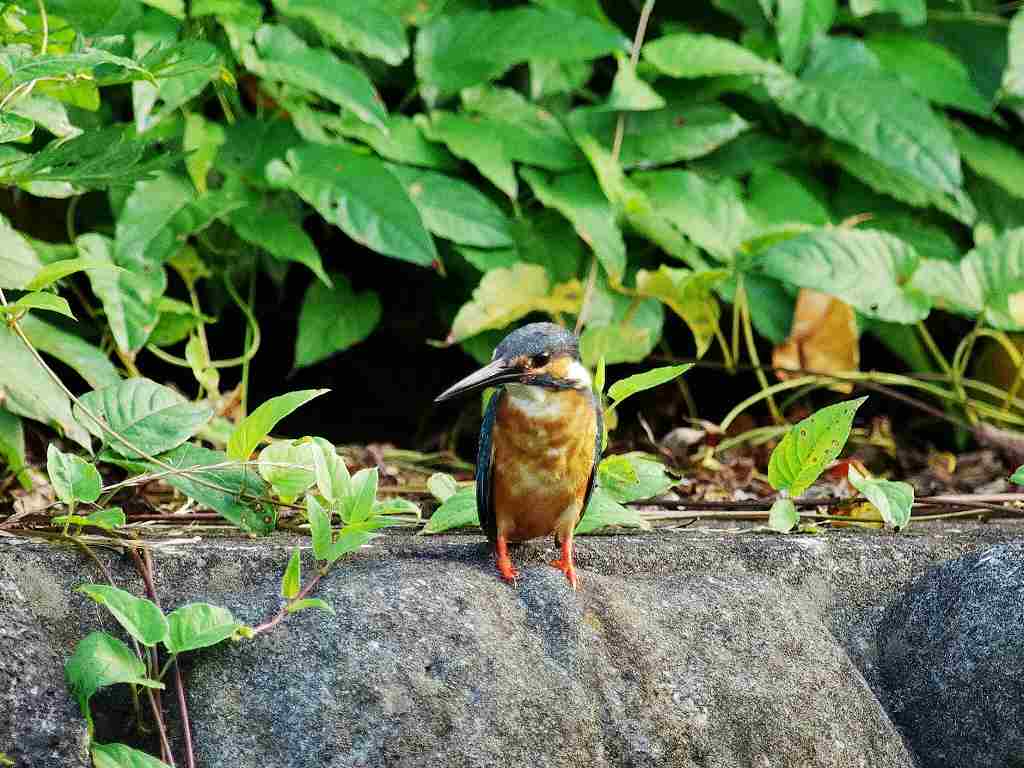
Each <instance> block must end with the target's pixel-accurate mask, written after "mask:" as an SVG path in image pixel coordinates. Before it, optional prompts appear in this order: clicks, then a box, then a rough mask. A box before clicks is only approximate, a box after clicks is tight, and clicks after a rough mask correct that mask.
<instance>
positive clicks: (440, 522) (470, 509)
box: [420, 488, 480, 535]
mask: <svg viewBox="0 0 1024 768" xmlns="http://www.w3.org/2000/svg"><path fill="white" fill-rule="evenodd" d="M479 525H480V518H479V517H478V516H477V512H476V491H474V490H473V489H472V488H463V489H462V490H460V491H459V492H458V493H456V494H454V495H452V496H449V497H448V498H447V499H446V500H445V501H444V503H442V504H441V506H439V507H438V508H437V509H435V510H434V514H432V515H431V516H430V518H429V519H428V520H427V523H426V525H424V526H423V529H422V530H421V531H420V533H421V534H422V535H429V534H431V533H444V532H445V531H451V530H455V529H456V528H471V527H473V526H479Z"/></svg>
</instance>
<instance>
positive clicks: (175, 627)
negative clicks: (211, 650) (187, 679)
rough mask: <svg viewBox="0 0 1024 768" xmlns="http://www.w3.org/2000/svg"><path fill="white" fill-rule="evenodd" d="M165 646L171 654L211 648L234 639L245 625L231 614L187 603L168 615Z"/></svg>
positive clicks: (212, 606) (199, 604)
mask: <svg viewBox="0 0 1024 768" xmlns="http://www.w3.org/2000/svg"><path fill="white" fill-rule="evenodd" d="M167 626H168V631H167V637H166V639H164V645H166V646H167V650H168V651H170V652H171V653H184V652H185V651H194V650H196V649H197V648H208V647H210V646H211V645H216V644H217V643H220V642H223V641H224V640H227V639H228V638H229V637H231V636H232V635H233V634H235V632H236V631H237V630H238V629H239V628H240V627H241V626H242V624H241V622H239V621H238V620H237V619H235V617H234V616H232V615H231V611H229V610H228V609H227V608H222V607H221V606H219V605H210V604H209V603H188V604H187V605H183V606H181V607H180V608H176V609H175V610H173V611H171V612H170V613H169V614H168V615H167Z"/></svg>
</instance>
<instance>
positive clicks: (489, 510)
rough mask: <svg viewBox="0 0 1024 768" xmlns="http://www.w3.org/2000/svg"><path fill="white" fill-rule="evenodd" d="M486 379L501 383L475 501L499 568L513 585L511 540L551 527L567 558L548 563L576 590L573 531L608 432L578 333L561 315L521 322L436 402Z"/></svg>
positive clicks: (486, 424) (482, 448) (484, 428)
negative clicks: (553, 319) (486, 358)
mask: <svg viewBox="0 0 1024 768" xmlns="http://www.w3.org/2000/svg"><path fill="white" fill-rule="evenodd" d="M486 387H496V390H495V392H494V394H493V395H492V396H491V398H490V400H489V401H488V404H487V409H486V411H485V413H484V418H483V423H482V425H481V427H480V439H479V444H478V449H477V464H476V503H477V510H478V512H479V517H480V525H481V527H482V528H483V530H484V533H485V534H486V535H487V539H488V541H489V542H490V543H491V546H492V547H493V548H494V554H495V557H496V561H497V566H498V572H499V574H500V575H501V578H502V579H504V580H505V581H507V582H511V583H512V584H513V585H514V584H515V582H516V579H517V578H518V577H519V571H518V570H517V569H516V567H515V566H514V565H513V564H512V559H511V558H510V557H509V553H508V545H509V543H515V542H522V541H527V540H529V539H536V538H540V537H543V536H547V535H550V534H554V536H555V545H556V546H558V547H560V548H561V557H560V558H559V559H557V560H553V561H552V562H551V565H552V566H554V567H555V568H557V569H558V570H560V571H561V572H562V573H563V574H565V577H566V579H568V581H569V584H570V585H571V587H572V588H573V589H574V590H575V589H578V588H579V577H578V575H577V573H576V565H575V558H574V549H573V531H574V530H575V528H576V524H577V522H578V521H579V519H580V517H581V516H582V514H583V512H584V511H585V510H586V508H587V503H588V502H589V500H590V497H591V495H592V494H593V491H594V482H595V480H596V477H597V465H598V462H599V460H600V458H601V446H602V442H603V437H604V426H603V423H602V416H601V407H600V403H599V401H598V398H597V396H596V395H595V393H594V390H593V385H592V381H591V377H590V373H589V372H588V371H587V369H586V367H585V366H584V365H583V363H582V362H581V361H580V351H579V339H578V338H577V337H576V335H575V334H573V333H572V332H570V331H568V330H566V329H565V328H562V327H561V326H560V325H556V324H555V323H529V324H528V325H524V326H522V327H520V328H518V329H516V330H514V331H512V332H511V333H509V334H508V335H507V336H506V337H505V338H504V339H502V341H501V343H499V344H498V346H497V347H495V349H494V354H493V356H492V358H491V362H490V363H488V364H487V365H485V366H484V367H483V368H481V369H479V370H478V371H476V372H475V373H471V374H470V375H469V376H466V377H465V378H464V379H462V380H461V381H459V382H457V383H456V384H454V385H452V386H451V387H450V388H448V389H446V390H445V391H444V392H442V393H441V394H440V395H438V396H437V398H436V400H435V402H438V403H440V402H444V401H445V400H449V399H451V398H454V397H458V396H460V395H465V394H467V393H469V392H474V391H478V390H482V389H484V388H486Z"/></svg>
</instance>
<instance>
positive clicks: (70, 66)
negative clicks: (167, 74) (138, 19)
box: [4, 48, 153, 88]
mask: <svg viewBox="0 0 1024 768" xmlns="http://www.w3.org/2000/svg"><path fill="white" fill-rule="evenodd" d="M12 63H13V65H14V66H13V67H12V68H11V69H10V71H9V73H8V76H7V77H6V78H5V80H4V85H5V86H7V87H8V88H14V87H16V86H19V85H21V84H23V83H27V82H30V81H32V80H37V79H39V78H44V77H45V78H48V79H59V78H69V79H72V78H75V77H82V76H85V77H91V78H94V79H96V80H98V81H99V82H100V83H101V84H104V83H117V82H129V81H131V80H140V79H143V80H145V79H151V78H152V77H153V76H152V74H150V73H149V72H148V71H147V70H146V69H145V68H144V67H142V66H140V65H139V63H137V62H136V61H135V60H134V59H129V58H127V57H125V56H117V55H115V54H113V53H110V52H109V51H105V50H103V49H102V48H85V49H83V50H81V51H77V52H75V53H57V54H45V55H42V56H38V55H29V56H25V57H24V58H21V59H16V60H15V61H13V62H12ZM100 67H104V68H105V69H104V72H109V74H105V75H104V76H102V77H97V76H96V70H97V69H98V68H100Z"/></svg>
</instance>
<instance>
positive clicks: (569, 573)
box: [551, 560, 580, 590]
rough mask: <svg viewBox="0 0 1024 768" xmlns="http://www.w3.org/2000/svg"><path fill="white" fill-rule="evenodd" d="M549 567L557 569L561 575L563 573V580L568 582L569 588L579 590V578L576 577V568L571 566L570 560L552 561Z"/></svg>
mask: <svg viewBox="0 0 1024 768" xmlns="http://www.w3.org/2000/svg"><path fill="white" fill-rule="evenodd" d="M551 567H552V568H557V569H558V570H560V571H561V572H562V573H564V574H565V578H567V579H568V580H569V586H571V587H572V588H573V589H574V590H579V588H580V580H579V577H578V576H577V575H576V566H575V565H573V562H572V560H568V561H566V560H552V561H551Z"/></svg>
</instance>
